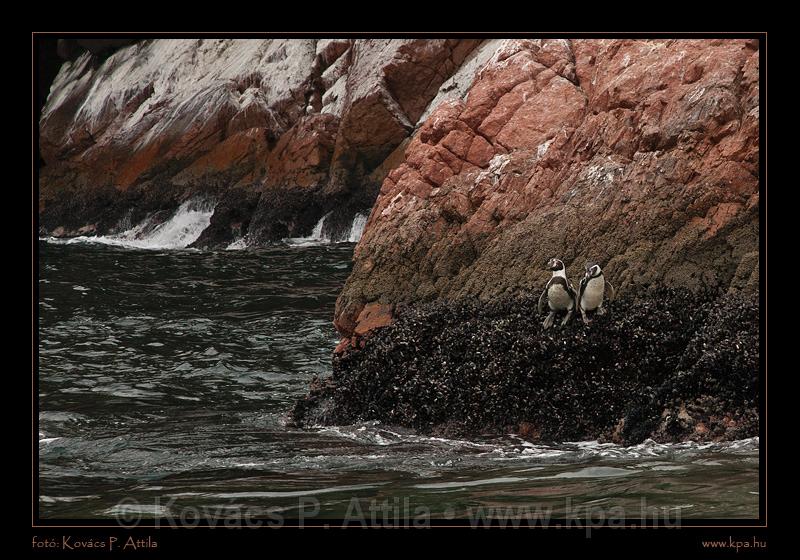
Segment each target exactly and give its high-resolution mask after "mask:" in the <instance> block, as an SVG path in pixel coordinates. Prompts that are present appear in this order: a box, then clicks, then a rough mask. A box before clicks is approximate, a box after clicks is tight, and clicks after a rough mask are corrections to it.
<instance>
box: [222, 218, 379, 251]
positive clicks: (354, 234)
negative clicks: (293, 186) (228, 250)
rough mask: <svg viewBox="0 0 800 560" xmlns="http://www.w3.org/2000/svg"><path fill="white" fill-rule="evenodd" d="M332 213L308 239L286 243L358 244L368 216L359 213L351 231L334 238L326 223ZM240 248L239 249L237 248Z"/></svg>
mask: <svg viewBox="0 0 800 560" xmlns="http://www.w3.org/2000/svg"><path fill="white" fill-rule="evenodd" d="M330 216H331V212H328V213H327V214H325V215H324V216H322V218H320V219H319V221H318V222H317V223H316V225H315V226H314V229H313V230H311V234H310V235H308V236H307V237H291V238H288V239H284V242H285V243H288V244H289V245H297V246H303V247H306V246H311V245H326V244H329V243H358V241H359V240H360V239H361V236H362V235H363V234H364V227H365V226H366V225H367V215H366V214H362V213H360V212H359V213H358V214H356V215H355V216H353V221H352V223H351V224H350V229H349V230H347V231H345V232H343V235H341V236H337V237H336V238H334V237H332V236H331V234H330V233H325V231H324V230H325V222H326V221H327V220H328V218H330ZM235 248H238V247H235Z"/></svg>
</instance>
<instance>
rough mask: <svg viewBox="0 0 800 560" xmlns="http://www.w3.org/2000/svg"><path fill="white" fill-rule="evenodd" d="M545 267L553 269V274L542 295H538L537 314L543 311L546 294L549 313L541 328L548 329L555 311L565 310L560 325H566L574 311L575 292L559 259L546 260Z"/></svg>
mask: <svg viewBox="0 0 800 560" xmlns="http://www.w3.org/2000/svg"><path fill="white" fill-rule="evenodd" d="M547 268H548V269H550V270H551V271H553V276H552V278H550V281H549V282H548V283H547V286H545V288H544V291H543V292H542V295H540V296H539V306H538V308H537V309H538V311H539V314H541V313H542V311H544V297H545V295H546V296H547V305H548V307H549V308H550V313H549V314H548V315H547V318H546V319H545V320H544V323H542V328H543V329H545V330H546V329H549V328H550V327H552V326H553V322H554V321H555V318H556V313H558V312H560V311H566V312H567V314H566V315H565V316H564V319H563V320H562V321H561V326H562V327H563V326H564V325H566V324H567V323H568V322H569V320H570V319H571V318H572V314H573V312H574V311H575V301H576V294H575V288H574V287H573V286H572V284H570V282H569V280H568V279H567V271H566V270H565V269H564V263H563V262H561V261H560V260H559V259H550V260H549V261H548V262H547Z"/></svg>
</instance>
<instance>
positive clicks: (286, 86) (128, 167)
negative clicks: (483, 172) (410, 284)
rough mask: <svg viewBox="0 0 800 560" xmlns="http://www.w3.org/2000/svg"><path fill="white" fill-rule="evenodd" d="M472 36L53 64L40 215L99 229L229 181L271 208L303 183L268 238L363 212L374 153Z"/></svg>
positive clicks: (159, 48) (172, 50)
mask: <svg viewBox="0 0 800 560" xmlns="http://www.w3.org/2000/svg"><path fill="white" fill-rule="evenodd" d="M479 43H480V41H478V40H350V39H330V40H315V39H308V40H306V39H302V40H301V39H287V40H153V41H143V42H140V43H138V44H135V45H131V46H127V47H124V48H121V49H119V50H117V51H116V52H114V53H113V54H111V55H110V56H109V57H108V58H107V59H105V60H103V59H101V58H100V57H98V56H97V55H95V54H92V51H91V49H90V52H86V53H84V54H83V55H81V56H79V57H77V58H76V59H74V60H71V61H67V62H65V63H64V65H63V67H62V68H61V71H60V73H59V75H58V76H57V77H56V79H55V81H54V83H53V85H52V88H51V92H50V96H49V97H48V101H47V104H46V106H45V108H44V110H43V113H42V118H41V120H40V136H41V141H40V154H41V157H42V160H43V161H44V167H43V168H42V169H41V173H40V204H39V206H40V221H41V223H42V225H43V228H44V230H46V231H47V232H48V233H52V231H54V230H57V229H58V228H61V230H60V231H62V232H63V233H64V234H65V235H66V234H70V233H72V234H74V233H76V232H77V230H78V229H79V228H80V227H82V226H83V225H84V224H90V223H91V224H96V226H97V231H98V232H100V233H103V232H104V231H105V230H107V229H108V228H109V227H110V226H111V225H112V224H113V223H115V221H116V220H117V218H118V217H119V215H122V214H124V213H126V212H127V211H128V210H130V205H131V204H138V205H143V206H146V207H145V208H141V210H142V211H148V210H152V209H158V208H159V207H164V206H166V207H169V206H174V205H175V202H176V200H180V199H182V198H186V197H189V196H192V195H193V194H195V193H198V192H200V193H203V194H205V195H207V196H211V197H213V198H216V199H218V200H223V201H226V204H227V206H230V204H228V203H231V202H232V200H233V199H235V200H240V199H242V192H241V189H248V190H249V191H251V193H252V192H256V193H262V192H263V193H268V194H267V195H266V196H267V199H266V200H265V201H263V202H262V203H261V204H259V205H258V207H257V208H258V209H263V208H264V207H266V206H270V207H271V211H274V210H275V209H274V208H272V207H274V201H275V200H278V199H280V197H281V196H282V195H281V194H280V193H279V192H278V191H282V190H286V189H290V190H291V189H299V190H301V191H303V192H306V194H307V193H308V192H312V193H315V194H313V195H312V198H313V200H312V199H302V200H303V205H304V207H305V210H303V211H301V210H299V209H298V208H297V207H296V206H291V205H289V206H287V208H285V212H284V214H285V215H283V216H280V218H281V220H282V222H283V223H285V224H289V225H290V231H283V230H281V231H280V232H278V231H277V230H275V232H274V233H275V234H276V235H277V234H278V233H281V234H289V235H299V234H304V233H308V231H303V229H304V228H305V229H310V227H311V226H313V223H314V222H315V221H316V220H317V219H319V218H320V217H321V215H322V214H324V213H325V212H326V211H328V210H330V209H331V206H332V205H335V204H342V202H343V201H344V202H346V203H348V204H352V205H353V206H354V207H355V206H358V207H359V208H358V209H362V210H365V209H367V208H369V206H370V205H371V204H372V202H373V200H374V196H375V194H376V193H377V188H378V186H379V184H380V181H381V180H382V179H383V176H384V175H385V172H386V166H381V164H382V163H383V162H384V160H385V159H386V158H387V157H388V156H389V155H390V154H392V152H393V151H394V150H395V149H396V148H397V146H398V145H399V144H400V143H401V142H403V141H404V140H405V139H406V138H407V137H408V136H409V135H410V134H411V133H412V131H413V129H414V126H415V125H416V123H417V120H418V119H419V117H420V115H421V114H422V112H423V111H424V110H425V109H426V108H428V105H429V103H430V101H431V100H432V99H433V98H434V96H435V95H436V94H437V92H438V91H439V86H440V85H441V84H442V82H443V81H445V80H446V79H447V78H448V77H449V76H450V75H451V74H452V73H453V72H455V71H456V70H458V68H459V67H460V65H461V63H462V61H463V60H464V58H465V57H466V56H467V55H468V54H469V53H470V51H471V50H472V49H473V48H474V47H475V46H476V45H477V44H479ZM98 48H99V47H98ZM104 48H105V47H104ZM95 50H96V49H95ZM298 196H300V195H298ZM303 196H305V195H303ZM244 198H246V199H247V200H248V201H249V202H248V204H250V203H251V199H252V196H251V195H250V194H247V196H245V197H244ZM290 198H292V197H290ZM295 198H297V197H295ZM297 199H298V200H299V198H297ZM109 202H110V204H109ZM258 209H257V210H256V211H257V212H258V211H259V210H258ZM301 214H303V215H302V216H301ZM231 215H237V216H239V213H237V212H232V213H231ZM274 217H275V216H274V215H273V214H270V216H269V218H270V219H273V218H274ZM351 217H352V216H351ZM218 218H219V217H218ZM253 218H254V220H253V223H259V222H263V221H264V219H266V218H265V217H262V218H263V219H261V220H259V219H258V216H253ZM219 219H221V218H219ZM237 219H239V218H238V217H237ZM309 221H310V225H309ZM230 225H233V224H230ZM217 226H219V227H217V228H216V229H215V231H228V230H230V229H231V228H230V227H227V225H224V224H217ZM254 233H259V234H263V235H267V236H268V235H271V233H272V230H268V229H265V228H260V229H259V230H258V231H257V232H254ZM204 239H205V237H204ZM269 240H270V238H268V237H267V238H263V239H254V241H269ZM207 241H209V242H212V241H214V240H211V239H207ZM217 241H218V242H224V241H228V240H225V239H220V240H217Z"/></svg>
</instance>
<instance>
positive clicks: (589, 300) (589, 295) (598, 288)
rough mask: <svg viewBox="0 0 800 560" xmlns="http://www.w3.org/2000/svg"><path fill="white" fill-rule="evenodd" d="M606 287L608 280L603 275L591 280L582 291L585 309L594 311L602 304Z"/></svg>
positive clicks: (582, 305)
mask: <svg viewBox="0 0 800 560" xmlns="http://www.w3.org/2000/svg"><path fill="white" fill-rule="evenodd" d="M605 288H606V281H605V280H604V279H603V277H602V276H598V277H597V278H592V279H591V280H589V282H588V283H587V284H586V287H585V288H584V289H583V293H581V307H582V308H583V310H584V311H594V310H595V309H597V308H598V307H600V305H602V303H603V292H604V291H605Z"/></svg>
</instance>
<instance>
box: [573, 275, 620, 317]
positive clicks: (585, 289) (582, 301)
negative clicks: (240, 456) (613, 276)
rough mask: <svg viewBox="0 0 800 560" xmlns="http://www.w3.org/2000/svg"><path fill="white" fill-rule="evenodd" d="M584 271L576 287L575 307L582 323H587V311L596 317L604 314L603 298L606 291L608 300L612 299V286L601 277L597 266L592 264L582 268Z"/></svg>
mask: <svg viewBox="0 0 800 560" xmlns="http://www.w3.org/2000/svg"><path fill="white" fill-rule="evenodd" d="M584 270H585V271H586V272H585V274H584V275H583V278H581V283H580V285H579V286H578V295H577V297H576V298H575V306H576V307H577V308H578V309H580V312H581V316H582V317H583V322H584V323H589V322H590V319H589V318H588V317H587V316H586V312H587V311H595V310H596V311H597V314H598V315H602V314H604V313H605V309H603V298H604V296H605V292H606V290H608V292H609V299H614V293H615V290H614V286H612V285H611V282H609V281H608V280H606V279H605V276H603V269H602V268H600V265H599V264H595V263H592V262H588V263H586V266H584Z"/></svg>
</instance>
